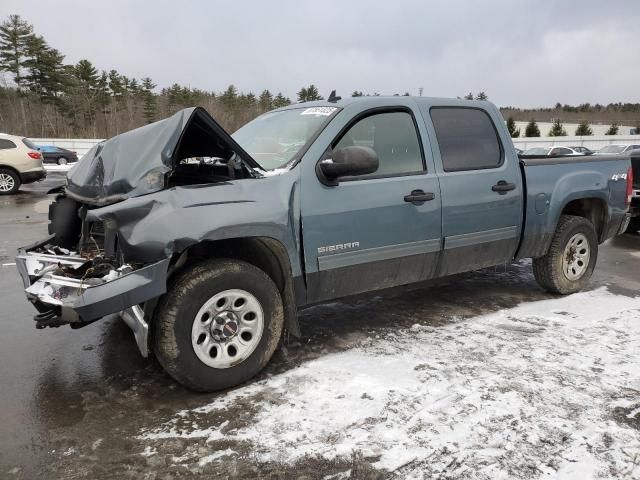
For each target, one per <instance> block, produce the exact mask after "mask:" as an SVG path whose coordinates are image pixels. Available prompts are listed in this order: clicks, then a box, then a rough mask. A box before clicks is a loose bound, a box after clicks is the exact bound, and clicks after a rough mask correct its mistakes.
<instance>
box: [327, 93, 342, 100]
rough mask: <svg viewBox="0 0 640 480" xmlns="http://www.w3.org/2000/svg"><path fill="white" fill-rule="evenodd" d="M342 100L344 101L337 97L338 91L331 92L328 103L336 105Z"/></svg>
mask: <svg viewBox="0 0 640 480" xmlns="http://www.w3.org/2000/svg"><path fill="white" fill-rule="evenodd" d="M340 99H342V97H338V96H337V95H336V91H335V90H331V93H330V94H329V98H328V99H327V102H331V103H336V102H337V101H338V100H340Z"/></svg>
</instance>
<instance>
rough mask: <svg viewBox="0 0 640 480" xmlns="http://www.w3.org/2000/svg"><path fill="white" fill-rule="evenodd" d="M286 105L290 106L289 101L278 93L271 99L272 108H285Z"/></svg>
mask: <svg viewBox="0 0 640 480" xmlns="http://www.w3.org/2000/svg"><path fill="white" fill-rule="evenodd" d="M287 105H291V100H289V99H288V98H287V97H285V96H283V95H282V93H280V92H278V94H277V95H276V97H275V98H274V99H273V108H280V107H286V106H287Z"/></svg>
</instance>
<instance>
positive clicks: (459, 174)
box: [424, 105, 523, 276]
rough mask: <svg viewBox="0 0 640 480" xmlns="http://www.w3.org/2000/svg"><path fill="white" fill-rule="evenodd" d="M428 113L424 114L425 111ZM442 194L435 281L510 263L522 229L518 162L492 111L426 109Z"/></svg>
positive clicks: (472, 108) (500, 122)
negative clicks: (504, 141)
mask: <svg viewBox="0 0 640 480" xmlns="http://www.w3.org/2000/svg"><path fill="white" fill-rule="evenodd" d="M426 109H427V107H425V108H424V110H426ZM424 113H427V114H428V116H429V118H430V119H431V123H430V124H429V122H427V123H428V124H429V125H428V128H429V129H430V130H431V131H432V132H433V137H434V138H436V139H437V142H433V145H434V157H435V160H436V168H437V169H438V175H439V178H440V189H441V192H442V229H443V237H444V250H443V254H442V261H441V264H440V267H439V272H438V275H439V276H443V275H450V274H454V273H458V272H464V271H469V270H475V269H478V268H484V267H488V266H492V265H499V264H504V263H508V262H510V261H511V260H512V259H513V257H514V255H515V252H516V249H517V247H518V241H519V238H520V230H521V225H522V215H523V214H522V211H523V210H522V205H523V203H522V202H523V188H522V176H521V173H520V167H519V164H518V159H517V156H516V154H515V151H514V149H513V146H512V145H511V144H509V145H506V146H505V145H503V144H502V142H501V140H500V136H499V135H498V129H501V131H502V132H503V135H504V134H505V133H504V132H506V128H505V127H504V124H503V120H502V116H501V115H500V113H499V112H497V110H495V109H489V108H487V109H485V108H481V107H473V106H466V105H465V106H455V107H452V106H447V105H442V106H439V105H435V106H431V107H430V108H428V112H424Z"/></svg>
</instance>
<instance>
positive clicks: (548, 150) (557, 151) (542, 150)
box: [523, 147, 585, 157]
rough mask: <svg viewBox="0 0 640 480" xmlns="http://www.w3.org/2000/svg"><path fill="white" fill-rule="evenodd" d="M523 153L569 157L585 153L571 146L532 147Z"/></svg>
mask: <svg viewBox="0 0 640 480" xmlns="http://www.w3.org/2000/svg"><path fill="white" fill-rule="evenodd" d="M523 155H536V156H539V155H542V156H548V157H560V156H562V157H570V156H582V155H585V154H584V153H582V152H578V151H577V150H574V149H573V148H572V147H533V148H529V149H527V150H525V151H524V153H523Z"/></svg>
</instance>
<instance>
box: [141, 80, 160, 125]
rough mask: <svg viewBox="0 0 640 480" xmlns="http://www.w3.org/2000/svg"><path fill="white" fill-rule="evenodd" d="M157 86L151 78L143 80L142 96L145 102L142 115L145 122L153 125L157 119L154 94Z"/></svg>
mask: <svg viewBox="0 0 640 480" xmlns="http://www.w3.org/2000/svg"><path fill="white" fill-rule="evenodd" d="M156 86H157V85H156V84H155V83H153V81H152V80H151V78H149V77H145V78H143V79H142V96H143V101H144V106H143V109H142V114H143V115H144V121H145V122H146V123H152V122H153V121H155V119H156V97H155V95H154V94H153V89H154V88H156Z"/></svg>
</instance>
